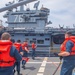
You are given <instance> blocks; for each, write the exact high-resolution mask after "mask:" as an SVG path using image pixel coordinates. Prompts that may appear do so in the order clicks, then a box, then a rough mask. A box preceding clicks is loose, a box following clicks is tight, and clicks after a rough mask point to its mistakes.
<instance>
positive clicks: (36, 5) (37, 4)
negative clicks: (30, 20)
mask: <svg viewBox="0 0 75 75" xmlns="http://www.w3.org/2000/svg"><path fill="white" fill-rule="evenodd" d="M39 3H40V1H38V2H37V3H35V4H34V8H36V10H38V6H39Z"/></svg>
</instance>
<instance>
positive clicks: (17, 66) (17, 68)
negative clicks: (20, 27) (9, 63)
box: [15, 46, 23, 74]
mask: <svg viewBox="0 0 75 75" xmlns="http://www.w3.org/2000/svg"><path fill="white" fill-rule="evenodd" d="M19 52H23V50H22V47H21V46H20V51H19ZM15 67H16V70H17V72H18V74H20V61H18V62H16V63H15Z"/></svg>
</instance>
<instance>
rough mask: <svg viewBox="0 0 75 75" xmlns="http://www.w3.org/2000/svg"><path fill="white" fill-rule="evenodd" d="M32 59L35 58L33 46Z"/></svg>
mask: <svg viewBox="0 0 75 75" xmlns="http://www.w3.org/2000/svg"><path fill="white" fill-rule="evenodd" d="M32 59H35V48H34V49H32Z"/></svg>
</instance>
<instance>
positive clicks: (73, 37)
mask: <svg viewBox="0 0 75 75" xmlns="http://www.w3.org/2000/svg"><path fill="white" fill-rule="evenodd" d="M69 40H70V41H72V42H73V43H74V46H73V47H72V51H71V53H70V55H75V36H71V37H70V38H66V39H65V41H64V42H63V43H62V44H61V47H60V50H61V52H65V51H66V43H67V42H68V41H69Z"/></svg>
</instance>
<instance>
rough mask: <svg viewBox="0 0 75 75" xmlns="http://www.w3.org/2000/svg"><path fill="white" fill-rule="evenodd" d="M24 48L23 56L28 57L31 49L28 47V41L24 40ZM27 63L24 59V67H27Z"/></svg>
mask: <svg viewBox="0 0 75 75" xmlns="http://www.w3.org/2000/svg"><path fill="white" fill-rule="evenodd" d="M22 50H23V58H24V57H25V58H28V53H29V49H28V42H27V41H24V42H23V44H22ZM25 64H26V60H22V68H23V69H25Z"/></svg>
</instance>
